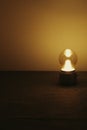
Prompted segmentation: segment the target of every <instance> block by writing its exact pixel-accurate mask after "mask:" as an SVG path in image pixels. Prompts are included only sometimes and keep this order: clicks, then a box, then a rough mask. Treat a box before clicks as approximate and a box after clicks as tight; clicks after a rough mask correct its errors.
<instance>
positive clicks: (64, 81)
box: [59, 71, 77, 86]
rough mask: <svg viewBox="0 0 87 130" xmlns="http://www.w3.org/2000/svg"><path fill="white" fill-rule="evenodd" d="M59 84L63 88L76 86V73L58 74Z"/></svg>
mask: <svg viewBox="0 0 87 130" xmlns="http://www.w3.org/2000/svg"><path fill="white" fill-rule="evenodd" d="M59 84H60V85H63V86H72V85H76V84H77V74H76V71H71V72H65V71H60V72H59Z"/></svg>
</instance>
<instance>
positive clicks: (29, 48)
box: [0, 0, 87, 70]
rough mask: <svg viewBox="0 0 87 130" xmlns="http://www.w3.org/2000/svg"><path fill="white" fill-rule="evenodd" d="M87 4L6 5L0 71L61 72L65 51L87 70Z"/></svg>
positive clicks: (76, 1)
mask: <svg viewBox="0 0 87 130" xmlns="http://www.w3.org/2000/svg"><path fill="white" fill-rule="evenodd" d="M86 5H87V2H86V1H85V0H66V1H65V0H58V1H56V0H50V1H49V0H44V1H41V0H36V1H35V0H29V1H24V0H21V1H20V0H15V1H14V2H13V1H11V0H8V1H5V2H4V1H2V2H1V3H0V6H1V7H0V9H1V19H2V20H1V21H0V22H1V23H0V26H1V27H0V31H1V33H0V36H1V37H0V69H4V70H5V69H6V70H8V69H11V70H12V69H13V70H58V64H59V63H58V55H59V53H60V52H61V51H62V50H63V49H65V48H71V49H73V50H74V51H75V52H76V53H77V55H78V58H79V60H78V69H79V70H87V62H85V56H86V55H87V49H86V48H87V17H86V16H87V7H86Z"/></svg>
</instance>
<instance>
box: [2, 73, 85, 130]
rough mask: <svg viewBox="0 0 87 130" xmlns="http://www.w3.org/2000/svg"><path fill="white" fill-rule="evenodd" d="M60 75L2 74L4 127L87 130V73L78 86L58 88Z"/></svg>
mask: <svg viewBox="0 0 87 130" xmlns="http://www.w3.org/2000/svg"><path fill="white" fill-rule="evenodd" d="M58 75H59V73H58V72H45V71H43V72H37V71H36V72H34V71H31V72H29V71H24V72H23V71H13V72H12V71H1V72H0V127H1V128H9V129H12V130H13V129H17V128H18V129H22V128H23V129H26V128H28V129H30V130H32V129H35V130H36V128H38V129H40V130H44V129H69V130H72V129H73V130H75V129H77V130H78V129H87V72H78V84H77V85H76V86H60V85H58Z"/></svg>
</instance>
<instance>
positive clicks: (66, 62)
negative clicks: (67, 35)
mask: <svg viewBox="0 0 87 130" xmlns="http://www.w3.org/2000/svg"><path fill="white" fill-rule="evenodd" d="M59 62H60V64H61V71H67V72H70V71H74V70H75V65H76V63H77V56H76V54H75V52H74V51H72V50H71V49H65V50H64V51H63V52H62V53H61V54H60V56H59Z"/></svg>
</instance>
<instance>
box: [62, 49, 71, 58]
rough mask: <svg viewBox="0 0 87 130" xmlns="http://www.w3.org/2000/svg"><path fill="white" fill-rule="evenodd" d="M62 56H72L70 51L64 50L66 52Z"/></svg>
mask: <svg viewBox="0 0 87 130" xmlns="http://www.w3.org/2000/svg"><path fill="white" fill-rule="evenodd" d="M64 55H65V56H66V57H70V56H71V55H72V51H71V50H70V49H66V50H65V51H64Z"/></svg>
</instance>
